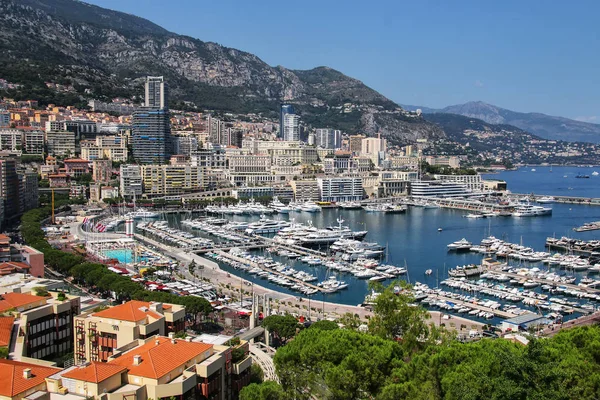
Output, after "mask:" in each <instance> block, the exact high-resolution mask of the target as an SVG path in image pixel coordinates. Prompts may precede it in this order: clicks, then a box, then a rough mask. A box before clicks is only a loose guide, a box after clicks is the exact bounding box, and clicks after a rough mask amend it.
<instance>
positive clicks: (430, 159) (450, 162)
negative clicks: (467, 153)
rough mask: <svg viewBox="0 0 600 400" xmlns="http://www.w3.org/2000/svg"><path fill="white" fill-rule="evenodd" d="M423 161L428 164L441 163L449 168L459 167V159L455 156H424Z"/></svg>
mask: <svg viewBox="0 0 600 400" xmlns="http://www.w3.org/2000/svg"><path fill="white" fill-rule="evenodd" d="M425 162H427V164H429V165H441V166H445V167H450V168H460V159H459V158H458V157H456V156H449V157H441V156H426V157H425Z"/></svg>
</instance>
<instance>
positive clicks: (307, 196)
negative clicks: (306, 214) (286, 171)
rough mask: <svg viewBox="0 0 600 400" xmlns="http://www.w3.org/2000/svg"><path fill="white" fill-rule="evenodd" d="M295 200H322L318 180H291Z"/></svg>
mask: <svg viewBox="0 0 600 400" xmlns="http://www.w3.org/2000/svg"><path fill="white" fill-rule="evenodd" d="M290 186H291V187H292V190H293V191H294V200H295V201H308V200H311V201H320V200H321V189H320V188H319V184H318V183H317V181H316V180H306V181H291V182H290Z"/></svg>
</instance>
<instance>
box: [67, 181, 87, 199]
mask: <svg viewBox="0 0 600 400" xmlns="http://www.w3.org/2000/svg"><path fill="white" fill-rule="evenodd" d="M69 198H70V199H79V198H83V199H87V186H85V185H76V184H74V183H71V186H69Z"/></svg>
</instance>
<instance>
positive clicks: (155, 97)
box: [144, 76, 169, 110]
mask: <svg viewBox="0 0 600 400" xmlns="http://www.w3.org/2000/svg"><path fill="white" fill-rule="evenodd" d="M144 87H145V96H144V106H146V107H152V108H161V109H164V110H168V109H169V85H168V84H167V83H166V82H165V80H164V78H163V77H162V76H147V77H146V83H145V86H144Z"/></svg>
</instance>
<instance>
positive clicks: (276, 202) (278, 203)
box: [269, 196, 292, 214]
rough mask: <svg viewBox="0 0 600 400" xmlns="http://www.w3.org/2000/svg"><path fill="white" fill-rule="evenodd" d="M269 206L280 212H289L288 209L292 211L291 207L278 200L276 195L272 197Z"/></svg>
mask: <svg viewBox="0 0 600 400" xmlns="http://www.w3.org/2000/svg"><path fill="white" fill-rule="evenodd" d="M269 207H270V208H272V209H273V210H275V211H277V212H278V213H281V214H289V213H290V211H292V208H291V207H289V206H286V205H285V204H283V203H282V202H281V201H279V199H278V198H277V196H276V197H274V198H273V201H272V202H271V204H269Z"/></svg>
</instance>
